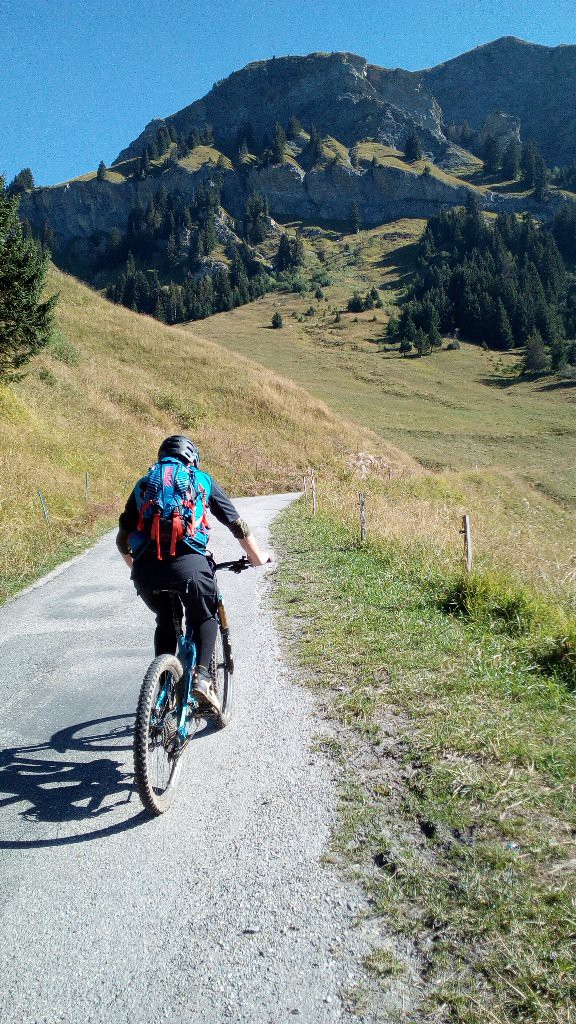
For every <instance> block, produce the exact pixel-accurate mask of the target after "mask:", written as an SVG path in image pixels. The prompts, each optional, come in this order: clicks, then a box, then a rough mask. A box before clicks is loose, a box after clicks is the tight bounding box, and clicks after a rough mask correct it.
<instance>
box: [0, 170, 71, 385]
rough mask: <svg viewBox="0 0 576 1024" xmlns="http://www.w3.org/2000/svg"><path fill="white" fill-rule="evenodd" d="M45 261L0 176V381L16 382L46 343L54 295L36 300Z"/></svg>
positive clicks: (41, 281)
mask: <svg viewBox="0 0 576 1024" xmlns="http://www.w3.org/2000/svg"><path fill="white" fill-rule="evenodd" d="M47 264H48V259H47V256H45V255H43V254H42V253H41V252H40V249H39V246H38V245H37V243H36V242H35V241H34V239H32V238H27V237H25V235H24V232H23V230H22V225H21V223H20V221H19V219H18V198H17V196H14V197H12V196H9V195H7V193H6V191H5V189H4V180H3V179H2V178H0V381H4V382H7V381H10V380H17V379H18V378H19V377H20V376H22V367H23V366H25V365H26V363H27V362H28V361H29V359H30V358H31V357H32V356H33V355H34V354H35V353H36V352H38V351H39V350H40V349H41V348H42V347H43V346H44V345H46V344H47V342H48V341H49V339H50V334H51V331H52V322H53V309H54V306H55V305H56V302H57V298H58V296H57V295H53V296H52V297H51V298H50V299H48V300H47V301H45V302H42V301H41V292H42V286H43V284H44V279H45V276H46V269H47Z"/></svg>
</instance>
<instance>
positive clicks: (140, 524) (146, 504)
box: [136, 501, 152, 533]
mask: <svg viewBox="0 0 576 1024" xmlns="http://www.w3.org/2000/svg"><path fill="white" fill-rule="evenodd" d="M151 504H152V502H151V501H145V502H143V503H142V505H141V506H140V513H139V515H138V526H137V527H136V529H137V530H138V531H139V532H140V533H141V532H142V530H143V529H144V513H145V512H147V510H148V509H149V508H150V505H151Z"/></svg>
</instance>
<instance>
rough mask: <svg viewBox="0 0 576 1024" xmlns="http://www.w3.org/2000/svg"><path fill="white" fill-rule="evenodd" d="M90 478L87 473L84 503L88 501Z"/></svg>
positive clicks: (85, 475) (85, 476)
mask: <svg viewBox="0 0 576 1024" xmlns="http://www.w3.org/2000/svg"><path fill="white" fill-rule="evenodd" d="M89 482H90V476H89V474H88V473H87V472H86V473H85V474H84V501H88V488H89Z"/></svg>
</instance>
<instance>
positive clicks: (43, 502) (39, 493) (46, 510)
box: [38, 488, 50, 525]
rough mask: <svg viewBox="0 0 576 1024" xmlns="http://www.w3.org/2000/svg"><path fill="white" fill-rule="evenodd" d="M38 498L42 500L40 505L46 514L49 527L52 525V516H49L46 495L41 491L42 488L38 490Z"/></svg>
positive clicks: (45, 517)
mask: <svg viewBox="0 0 576 1024" xmlns="http://www.w3.org/2000/svg"><path fill="white" fill-rule="evenodd" d="M38 497H39V498H40V504H41V505H42V511H43V513H44V519H45V520H46V522H47V523H48V525H50V516H49V515H48V508H47V506H46V502H45V501H44V495H43V494H42V491H41V490H40V488H38Z"/></svg>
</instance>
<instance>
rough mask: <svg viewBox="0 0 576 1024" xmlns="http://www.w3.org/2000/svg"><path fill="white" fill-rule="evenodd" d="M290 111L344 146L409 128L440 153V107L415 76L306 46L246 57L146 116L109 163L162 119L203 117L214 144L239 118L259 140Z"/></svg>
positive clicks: (145, 139)
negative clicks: (180, 104) (290, 52)
mask: <svg viewBox="0 0 576 1024" xmlns="http://www.w3.org/2000/svg"><path fill="white" fill-rule="evenodd" d="M292 115H295V116H296V117H297V118H298V119H299V120H300V121H301V123H302V124H303V125H304V127H306V128H310V127H311V126H312V125H315V126H316V127H317V128H320V129H322V130H323V131H325V132H327V133H328V134H330V135H333V136H334V137H335V138H337V139H339V140H340V141H341V142H343V143H345V144H346V145H353V144H354V142H356V141H358V139H361V138H367V137H370V136H371V137H373V138H374V139H376V140H377V141H380V142H384V143H386V144H388V145H392V146H397V145H402V144H403V143H404V141H405V139H406V137H407V135H409V134H410V132H411V131H413V130H414V129H415V128H416V129H418V131H419V134H420V137H421V139H422V144H423V146H424V149H425V150H428V151H429V152H431V153H434V154H435V155H437V156H440V155H441V154H442V153H443V152H444V150H445V149H446V148H447V142H446V138H445V137H444V134H443V131H442V112H441V110H440V108H439V106H438V104H437V103H436V101H435V100H434V98H433V97H432V96H431V95H430V94H429V93H426V91H425V90H424V89H423V87H422V84H421V82H420V81H419V78H418V75H415V74H412V73H411V72H408V71H401V70H397V71H388V70H386V69H385V68H378V67H374V66H372V65H369V64H368V63H367V61H366V60H365V59H364V58H363V57H358V56H357V55H356V54H353V53H312V54H310V55H309V56H307V57H278V58H273V59H272V60H266V61H258V62H256V63H254V64H248V65H247V67H245V68H243V69H242V70H241V71H237V72H235V73H234V74H233V75H230V76H229V77H228V78H225V79H223V81H221V82H217V83H216V85H215V86H214V87H213V88H212V89H211V90H210V92H209V93H208V94H207V95H206V96H204V98H203V99H201V100H197V101H196V102H195V103H192V104H191V105H190V106H189V107H185V108H184V109H183V110H180V111H178V113H176V114H173V115H172V116H170V117H168V118H166V119H165V121H158V120H156V121H152V122H151V123H150V124H149V125H148V126H147V127H146V128H145V129H144V131H143V132H142V134H141V135H140V136H139V137H138V138H137V139H136V140H135V141H134V142H132V143H131V144H130V146H128V147H127V148H126V149H124V150H122V152H121V153H120V154H119V156H118V158H117V162H119V161H121V160H127V159H130V158H131V157H134V156H139V155H140V154H141V153H142V152H143V150H144V148H145V147H146V145H147V144H148V143H149V142H150V141H151V139H152V138H153V137H154V135H155V134H156V132H157V131H158V128H159V127H160V125H161V124H164V123H165V124H173V125H174V127H175V128H176V130H177V131H178V132H180V133H181V134H182V135H184V137H186V136H187V135H188V134H189V133H190V132H191V131H192V129H193V128H201V127H202V126H203V125H205V124H206V123H209V124H211V125H212V126H213V129H214V132H215V136H216V141H217V142H218V143H220V144H221V145H223V146H233V145H234V143H235V140H236V136H237V133H238V129H239V128H240V127H241V126H242V125H243V124H244V123H246V122H249V123H250V124H251V126H252V129H253V131H254V135H255V138H256V140H257V141H258V142H261V141H262V139H263V137H264V135H265V134H270V133H271V132H272V130H273V129H274V125H275V123H276V121H279V122H280V123H281V124H287V123H288V120H289V118H290V117H291V116H292Z"/></svg>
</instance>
